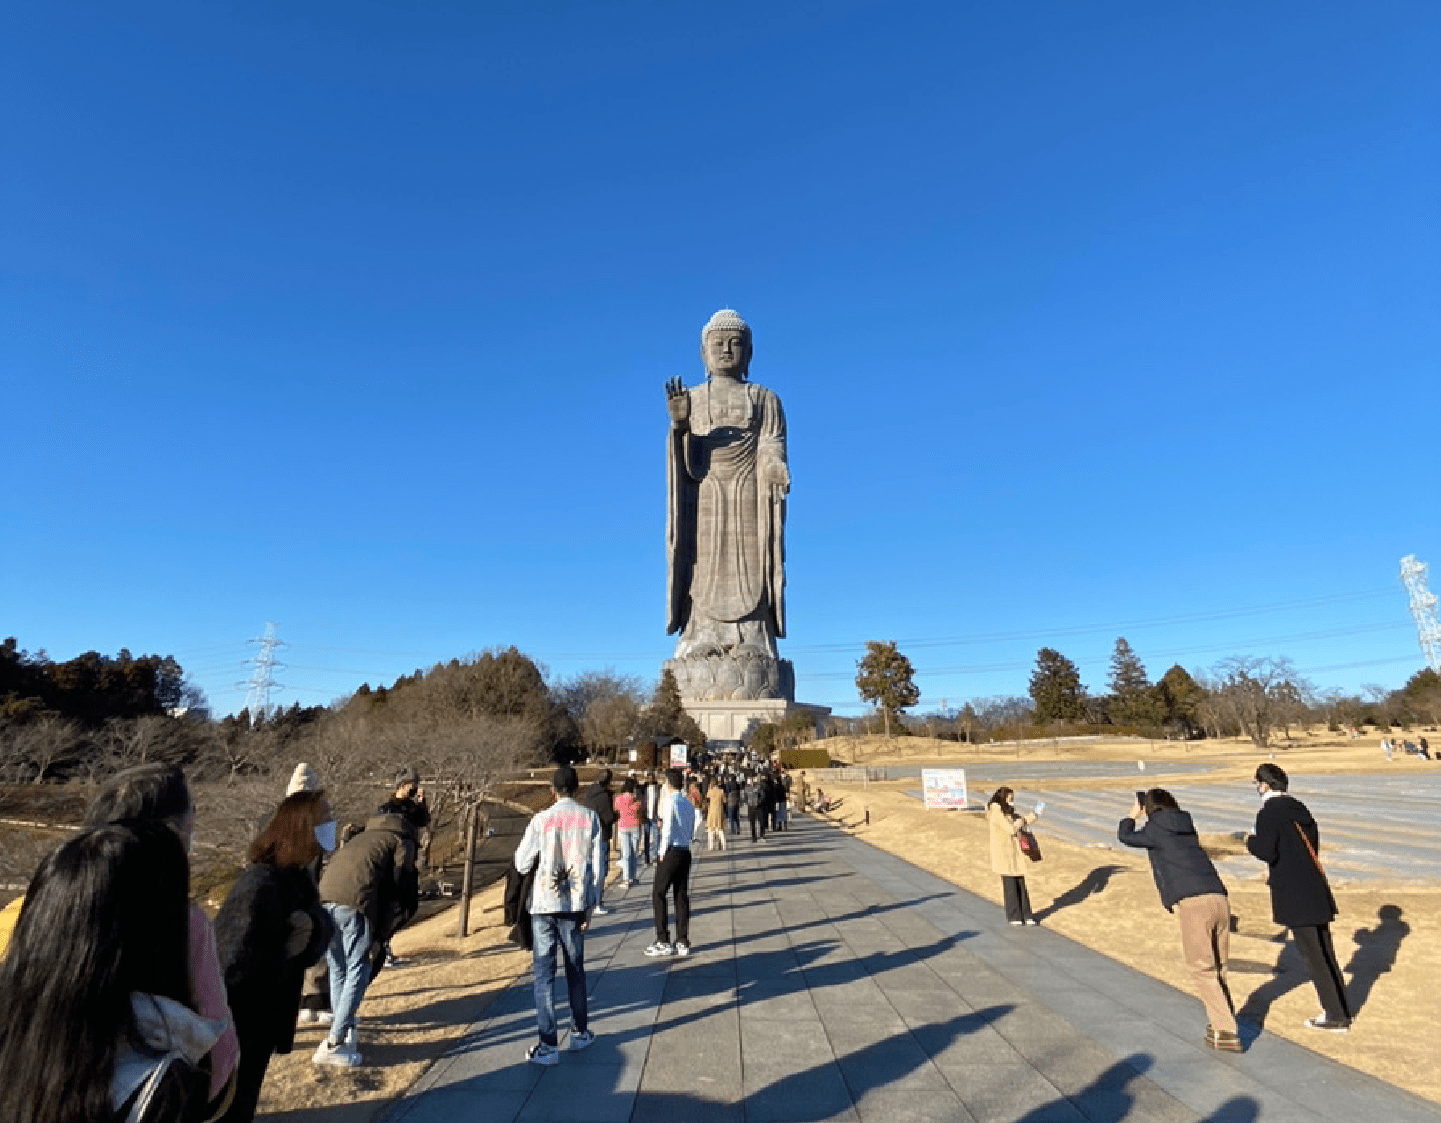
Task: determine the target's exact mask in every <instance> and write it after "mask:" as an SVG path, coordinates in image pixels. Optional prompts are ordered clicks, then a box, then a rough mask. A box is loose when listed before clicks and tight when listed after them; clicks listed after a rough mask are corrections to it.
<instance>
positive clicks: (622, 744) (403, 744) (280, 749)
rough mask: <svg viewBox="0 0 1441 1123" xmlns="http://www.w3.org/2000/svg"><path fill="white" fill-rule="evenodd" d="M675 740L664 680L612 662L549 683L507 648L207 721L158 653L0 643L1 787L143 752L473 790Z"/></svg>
mask: <svg viewBox="0 0 1441 1123" xmlns="http://www.w3.org/2000/svg"><path fill="white" fill-rule="evenodd" d="M675 738H679V739H681V740H684V741H686V742H687V743H689V744H691V745H693V746H695V747H699V746H700V745H701V744H703V743H704V735H703V734H702V733H701V731H700V729H699V727H698V726H697V725H696V723H695V722H694V721H693V720H692V719H691V718H690V717H689V716H688V715H687V714H686V713H685V711H684V709H683V708H682V706H681V701H680V691H679V689H678V687H677V686H676V682H675V679H674V677H673V676H671V675H669V674H666V675H662V677H661V680H660V682H659V683H658V684H657V685H656V686H655V688H654V689H653V690H650V691H647V689H646V687H645V685H644V684H643V683H642V681H641V680H640V679H638V678H636V677H634V676H629V675H620V674H616V673H615V672H614V671H611V670H605V671H587V672H584V673H582V674H580V675H577V676H575V677H574V678H570V679H561V680H557V681H554V682H549V681H547V678H546V675H545V671H544V668H543V667H542V666H541V665H540V664H538V663H537V662H535V661H534V660H533V659H531V658H530V657H529V656H527V655H525V654H524V653H522V652H520V651H519V650H517V649H516V648H514V647H507V648H496V649H493V650H489V651H484V652H481V653H479V654H475V655H470V656H467V657H465V658H463V659H462V658H456V659H451V660H450V661H449V662H446V663H437V664H436V665H435V666H433V667H431V668H429V669H427V670H416V671H415V672H414V673H413V674H410V675H402V676H400V677H399V678H397V679H396V680H395V681H394V682H393V683H391V684H389V685H388V686H387V685H381V686H377V687H374V688H372V687H371V686H370V685H369V684H368V683H366V684H362V685H361V686H360V688H359V689H358V690H356V691H355V693H354V694H352V695H349V696H347V697H344V698H341V699H338V700H337V701H336V702H334V703H332V704H331V705H328V706H310V707H302V706H300V705H299V704H298V703H297V704H295V705H293V706H291V707H289V708H288V709H282V708H277V709H275V710H267V711H266V712H264V713H257V714H252V713H250V712H249V711H247V710H242V711H241V712H240V713H238V714H235V715H231V716H226V717H222V718H218V719H216V718H213V717H212V716H211V715H210V713H209V711H208V709H207V707H206V705H205V701H204V696H203V694H202V693H201V692H200V691H199V690H198V689H196V688H194V687H193V686H191V685H190V684H189V683H187V682H186V680H185V676H184V671H183V669H182V668H181V666H180V664H179V663H178V662H177V661H176V660H175V659H174V658H173V657H171V656H168V655H166V656H157V655H143V656H132V655H131V654H130V653H129V652H128V651H124V650H122V651H121V652H120V653H119V654H118V655H115V656H104V655H100V654H99V653H97V652H88V653H86V654H85V655H81V656H78V657H77V658H75V659H72V660H68V661H66V662H63V663H57V662H54V661H52V660H50V659H49V658H48V657H47V656H46V655H45V654H44V652H39V653H37V654H35V655H30V654H28V653H27V652H25V651H23V650H22V649H21V648H20V646H19V644H18V642H17V641H16V640H15V639H14V638H10V639H7V640H6V641H5V642H4V643H3V644H0V782H6V783H12V784H13V783H43V782H48V781H63V780H67V779H86V780H92V781H98V780H101V779H104V778H105V777H106V776H108V775H111V774H113V773H114V772H116V771H119V770H120V769H122V768H127V767H129V766H131V765H133V764H140V763H145V762H148V761H161V762H166V763H175V764H179V765H182V766H184V767H185V768H186V769H187V771H188V772H190V773H191V775H192V776H193V777H195V778H197V779H202V780H203V779H214V780H237V779H241V778H246V777H258V776H269V775H273V774H280V773H288V771H289V770H290V769H291V768H293V767H294V765H295V763H296V762H297V761H299V760H306V761H309V762H310V763H311V764H313V765H314V766H315V767H316V768H317V769H318V770H319V771H320V772H321V774H322V775H323V776H326V777H327V778H328V781H335V782H346V781H363V780H374V779H376V778H378V777H385V776H388V775H389V774H390V773H392V772H393V770H394V768H395V767H396V766H397V764H398V763H404V764H409V765H412V766H413V767H415V768H418V769H419V770H420V771H421V772H422V774H423V775H425V776H427V777H435V778H437V779H442V780H446V781H448V782H452V783H454V784H457V785H461V786H463V787H466V788H469V789H472V790H478V789H488V788H490V787H491V786H493V784H494V783H495V781H496V780H497V779H498V778H499V777H501V776H503V775H505V774H507V773H509V772H511V771H513V770H515V769H516V768H522V767H525V766H526V765H541V764H545V763H551V762H557V761H574V760H578V759H581V758H583V757H586V756H590V755H609V756H611V757H614V755H615V754H616V752H617V751H618V750H621V749H624V748H626V747H630V746H634V745H639V744H644V743H646V742H647V741H649V742H654V743H656V744H666V743H669V742H670V741H671V740H673V739H675Z"/></svg>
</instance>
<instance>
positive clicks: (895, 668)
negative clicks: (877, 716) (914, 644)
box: [856, 640, 921, 737]
mask: <svg viewBox="0 0 1441 1123" xmlns="http://www.w3.org/2000/svg"><path fill="white" fill-rule="evenodd" d="M914 678H915V670H914V669H913V668H912V667H911V661H910V660H909V659H907V658H906V657H905V656H904V655H902V654H901V653H900V652H899V651H897V650H896V645H895V643H893V642H892V643H879V642H876V641H874V640H872V641H870V642H868V643H867V644H866V656H865V658H864V659H861V660H859V661H858V662H857V663H856V690H858V691H859V692H860V695H861V698H862V700H863V701H866V702H871V703H873V704H874V705H875V706H877V707H878V708H879V709H880V711H881V713H882V714H883V715H884V717H885V722H886V736H887V737H889V736H890V735H891V719H892V718H893V717H899V716H900V714H901V713H902V712H904V711H905V710H907V709H909V708H910V707H911V706H914V705H915V704H916V703H917V702H919V701H920V700H921V692H920V689H919V688H918V687H917V686H916V684H915V682H914Z"/></svg>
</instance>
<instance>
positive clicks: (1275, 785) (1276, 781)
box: [1256, 761, 1291, 792]
mask: <svg viewBox="0 0 1441 1123" xmlns="http://www.w3.org/2000/svg"><path fill="white" fill-rule="evenodd" d="M1256 782H1257V783H1258V784H1265V785H1266V786H1267V787H1268V788H1270V789H1271V790H1272V791H1273V792H1284V791H1285V790H1286V789H1287V788H1288V787H1289V786H1290V784H1291V781H1290V780H1289V779H1287V777H1286V770H1285V769H1283V768H1282V767H1281V766H1280V765H1279V764H1272V763H1271V762H1270V761H1267V762H1266V763H1265V764H1263V765H1261V766H1260V767H1259V768H1257V769H1256Z"/></svg>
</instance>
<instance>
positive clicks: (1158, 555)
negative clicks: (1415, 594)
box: [0, 0, 1441, 713]
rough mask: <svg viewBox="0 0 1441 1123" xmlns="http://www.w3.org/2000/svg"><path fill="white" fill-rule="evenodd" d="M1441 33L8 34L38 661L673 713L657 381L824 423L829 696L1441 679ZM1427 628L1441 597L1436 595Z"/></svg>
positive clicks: (24, 451)
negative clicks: (1054, 657)
mask: <svg viewBox="0 0 1441 1123" xmlns="http://www.w3.org/2000/svg"><path fill="white" fill-rule="evenodd" d="M1438 58H1441V5H1437V4H1435V3H1434V2H1432V0H1418V2H1414V3H1408V2H1390V3H1388V2H1384V0H1382V2H1377V3H1368V4H1356V3H1317V2H1314V0H1307V2H1305V3H1301V2H1293V3H1288V2H1272V3H1266V4H1256V3H1254V2H1252V0H1244V2H1232V3H1226V2H1214V0H1207V2H1205V3H1201V2H1192V3H1174V4H1169V3H1168V4H1156V3H1153V2H1151V0H1146V2H1136V3H1111V2H1105V0H1097V2H1094V3H1075V2H1074V0H1063V2H1033V3H976V2H956V0H948V2H944V3H929V2H925V3H922V2H916V3H904V2H888V3H871V2H856V0H812V2H806V3H800V2H788V0H759V2H752V0H737V2H729V3H711V2H705V0H698V2H695V3H679V2H659V0H636V2H624V0H615V2H596V0H592V2H586V0H570V2H560V0H504V2H497V0H491V2H485V3H462V2H460V0H450V2H435V3H420V2H414V3H400V2H376V0H371V2H366V0H335V2H332V3H317V2H309V0H256V2H230V3H221V2H215V3H202V4H197V3H194V2H193V0H184V2H176V3H168V4H165V3H150V2H145V0H140V2H137V3H134V4H123V5H115V4H101V3H96V2H93V0H78V2H76V3H67V4H53V3H45V2H42V0H20V2H18V3H13V4H9V5H6V6H5V8H4V9H3V12H0V151H3V154H4V155H3V161H0V270H3V273H0V390H3V393H0V449H3V453H4V464H5V469H4V482H3V484H0V635H10V634H13V635H15V636H16V637H17V638H18V639H19V641H20V643H21V645H22V646H23V647H25V648H27V649H29V650H30V651H31V652H35V651H37V650H41V649H43V650H44V651H46V652H47V653H48V654H49V655H50V657H51V658H54V659H67V658H70V657H72V656H74V655H76V654H78V653H80V652H82V651H85V650H88V649H97V650H99V651H102V652H106V653H114V652H115V651H117V650H118V649H119V648H121V647H127V648H129V649H130V650H131V651H133V652H136V653H142V652H146V653H148V652H156V653H162V654H174V655H175V656H176V657H177V658H178V659H180V661H181V663H182V664H183V665H184V666H185V667H186V669H187V670H188V671H189V672H190V673H191V676H192V677H193V679H194V680H195V681H196V682H197V683H198V684H199V685H200V686H202V687H203V688H204V689H205V690H206V692H207V693H208V695H209V697H210V700H211V702H212V704H213V706H214V708H215V709H216V711H217V712H221V713H224V712H230V711H233V710H235V709H238V708H239V707H240V706H241V705H242V704H243V702H244V697H245V691H244V688H243V686H242V685H240V684H241V683H243V682H244V680H245V679H246V678H247V677H248V675H249V673H250V668H249V667H248V666H247V665H246V662H245V661H246V660H247V659H248V658H251V657H253V655H254V653H255V645H254V644H247V642H246V641H247V640H249V639H251V638H252V637H256V636H258V635H260V633H261V631H262V629H263V627H264V625H265V622H266V621H267V620H273V621H276V622H277V623H278V625H279V628H280V636H281V638H282V639H283V640H285V641H287V643H288V644H289V645H290V646H288V647H287V648H285V649H283V650H282V651H281V653H280V657H281V658H282V659H283V660H284V662H285V663H286V664H288V665H287V666H286V667H285V668H284V669H283V670H281V671H280V672H278V674H277V678H278V679H279V680H280V681H281V682H282V683H284V684H285V688H284V689H282V690H280V691H278V692H277V694H276V696H275V698H274V701H277V702H284V703H288V702H290V701H292V700H300V701H301V702H303V703H305V704H314V703H324V702H328V701H330V700H332V699H334V698H336V697H338V696H340V695H344V694H347V693H349V692H351V691H352V690H354V689H355V688H356V687H357V686H358V685H359V684H360V683H361V682H362V681H369V682H370V683H371V684H372V685H374V684H378V683H381V682H389V681H390V680H392V679H393V678H395V677H396V676H397V675H399V674H402V673H408V672H409V671H411V670H413V669H415V668H417V667H423V666H428V665H430V664H431V663H433V662H435V661H438V660H444V659H449V658H451V657H453V656H460V655H465V654H467V653H470V652H474V651H478V650H481V649H484V648H487V647H491V646H494V645H508V644H515V645H516V646H518V647H519V648H521V650H523V651H525V652H527V653H529V654H531V655H532V656H534V657H535V658H536V659H538V660H539V661H541V662H543V663H544V664H545V665H546V666H547V667H548V668H549V671H550V673H551V674H552V675H556V676H567V675H571V674H574V673H576V672H577V671H579V670H582V669H586V668H602V667H607V666H610V667H613V668H615V669H616V670H618V671H622V672H626V673H633V674H638V675H642V676H645V677H646V678H653V677H654V676H655V675H656V674H657V673H658V668H659V664H660V662H661V660H662V659H664V658H666V657H667V656H668V655H669V654H670V652H671V650H672V646H673V641H672V640H670V639H668V638H667V637H666V636H665V635H664V604H663V600H664V571H665V559H664V551H663V535H664V489H665V479H664V461H663V449H664V434H665V428H666V414H665V407H664V396H663V392H662V385H663V383H664V381H665V379H667V378H668V377H671V376H674V375H682V376H684V377H685V378H686V380H687V382H688V383H694V382H695V381H698V379H699V376H700V373H701V369H700V362H699V357H698V333H699V329H700V327H701V325H702V324H703V323H704V322H705V321H706V319H707V318H708V317H709V316H710V314H711V313H712V312H713V311H715V310H716V309H717V308H720V307H734V308H736V309H738V310H739V311H740V312H741V314H742V315H744V316H745V317H746V318H747V319H748V320H749V321H750V323H751V324H752V325H753V328H754V331H755V349H756V350H755V361H754V363H753V365H752V368H751V375H752V378H753V379H754V380H755V381H757V382H759V383H761V384H762V385H765V386H768V387H770V388H772V389H774V390H775V391H777V392H778V393H779V394H780V396H781V399H782V401H783V402H784V405H785V408H786V412H787V416H788V421H789V425H790V455H791V471H792V475H793V478H794V487H793V490H792V493H791V500H790V507H789V512H790V525H789V536H788V537H789V541H788V549H789V563H790V564H789V586H788V600H789V607H790V637H789V638H788V639H787V640H786V641H785V642H784V643H783V645H782V650H783V653H784V654H786V655H788V656H789V657H790V658H791V659H793V660H794V662H795V664H796V668H797V674H798V678H799V694H800V697H801V698H802V700H807V701H815V702H820V703H826V704H830V705H832V706H835V707H836V708H837V709H838V710H839V711H840V712H845V713H856V712H860V710H861V707H860V705H859V703H858V702H857V700H856V697H855V691H854V686H853V681H852V680H853V677H854V667H855V660H856V659H857V658H859V656H860V654H861V653H862V649H863V646H864V643H865V641H866V640H871V639H894V640H897V641H900V643H901V646H902V650H904V651H907V652H908V654H910V656H911V658H912V660H913V662H914V663H915V665H916V667H917V670H918V672H919V678H918V683H919V685H920V687H921V689H922V693H923V697H922V702H921V706H920V709H921V710H923V711H924V710H926V709H929V708H931V707H933V706H938V705H940V704H941V702H942V700H943V699H944V700H946V701H947V702H948V703H949V704H950V705H952V706H954V705H956V704H958V703H959V702H960V701H961V700H963V699H965V698H970V697H976V696H981V695H993V694H1024V693H1025V690H1026V684H1027V679H1028V674H1029V668H1030V666H1031V665H1032V664H1033V662H1034V658H1035V653H1036V649H1037V648H1038V647H1040V646H1042V645H1048V646H1053V647H1056V648H1058V649H1059V650H1061V651H1062V652H1063V653H1065V654H1066V655H1068V656H1070V657H1071V658H1072V659H1074V660H1076V661H1077V662H1078V663H1079V664H1080V665H1081V668H1082V672H1083V680H1084V681H1085V682H1086V684H1087V685H1088V686H1090V687H1092V688H1093V689H1103V688H1104V686H1105V676H1106V664H1107V660H1108V657H1109V654H1110V651H1111V648H1112V644H1113V643H1114V640H1115V638H1116V636H1117V635H1125V636H1126V637H1127V638H1128V639H1129V640H1130V642H1131V644H1132V646H1133V647H1134V648H1135V649H1136V651H1137V653H1138V654H1139V655H1140V656H1141V658H1142V659H1143V660H1144V661H1145V663H1146V665H1147V668H1148V669H1149V670H1150V672H1151V674H1152V676H1153V677H1156V676H1159V675H1160V673H1161V672H1162V671H1164V670H1165V669H1166V667H1168V666H1169V665H1170V664H1172V663H1173V662H1180V663H1182V664H1183V665H1185V666H1186V667H1188V668H1191V669H1194V670H1200V669H1205V668H1207V667H1209V666H1211V665H1213V664H1214V663H1215V662H1216V661H1217V660H1219V659H1221V658H1222V657H1224V656H1227V655H1232V654H1241V655H1285V656H1289V657H1291V658H1292V659H1294V660H1295V662H1296V664H1297V665H1298V666H1299V667H1300V668H1301V669H1302V670H1303V671H1305V672H1306V673H1307V674H1308V675H1309V676H1310V677H1311V679H1312V680H1313V681H1314V682H1315V683H1316V684H1317V685H1318V686H1342V687H1347V688H1359V687H1360V686H1361V684H1363V683H1368V682H1376V683H1383V684H1387V685H1391V686H1397V685H1400V684H1401V683H1402V682H1404V681H1405V679H1406V678H1407V677H1408V676H1409V675H1410V674H1412V673H1413V672H1414V671H1415V670H1417V669H1418V668H1419V667H1420V666H1421V665H1422V660H1421V656H1420V653H1419V651H1418V648H1417V644H1416V635H1415V630H1414V628H1413V627H1412V624H1411V620H1410V617H1409V615H1408V613H1407V609H1406V601H1405V596H1404V593H1403V591H1402V588H1401V585H1400V583H1399V581H1398V578H1397V568H1398V561H1399V559H1400V558H1401V556H1402V555H1404V554H1409V553H1415V554H1416V555H1418V556H1419V557H1420V558H1421V559H1422V560H1423V561H1429V562H1431V563H1432V564H1433V565H1437V566H1441V527H1438V521H1437V517H1436V494H1437V487H1436V480H1437V474H1436V465H1437V458H1438V453H1441V449H1438V445H1437V421H1438V418H1437V405H1438V398H1441V394H1438V390H1437V379H1438V373H1441V364H1438V357H1441V316H1438V296H1441V135H1438V131H1441V130H1438V125H1441V67H1438V65H1437V59H1438ZM1432 585H1433V588H1436V587H1441V569H1438V573H1437V575H1436V576H1435V577H1433V581H1432Z"/></svg>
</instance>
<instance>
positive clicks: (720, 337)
mask: <svg viewBox="0 0 1441 1123" xmlns="http://www.w3.org/2000/svg"><path fill="white" fill-rule="evenodd" d="M700 355H701V361H702V362H703V363H705V370H706V375H707V377H710V376H713V375H720V376H721V377H723V378H734V379H735V380H736V381H738V382H744V381H745V378H746V375H747V373H748V372H749V371H750V365H751V329H750V326H749V325H748V324H747V323H746V322H745V321H744V320H742V319H741V318H740V315H739V314H738V313H737V312H735V311H734V310H733V309H730V308H722V309H721V310H720V311H719V312H717V313H716V314H715V315H714V316H712V317H711V318H710V319H709V320H708V321H707V322H706V326H705V327H703V328H701V332H700Z"/></svg>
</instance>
